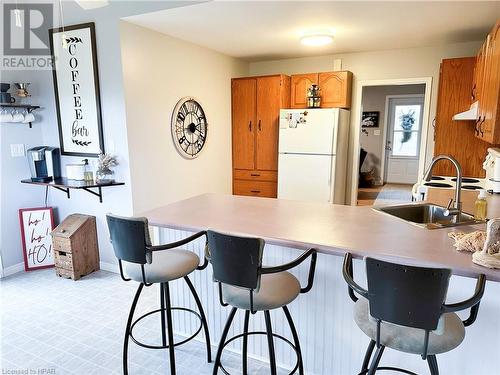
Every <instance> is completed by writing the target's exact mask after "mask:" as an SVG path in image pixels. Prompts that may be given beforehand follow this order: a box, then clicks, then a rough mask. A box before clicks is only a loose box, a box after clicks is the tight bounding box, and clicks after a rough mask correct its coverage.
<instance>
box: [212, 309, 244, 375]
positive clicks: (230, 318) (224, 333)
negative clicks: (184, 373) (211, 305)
mask: <svg viewBox="0 0 500 375" xmlns="http://www.w3.org/2000/svg"><path fill="white" fill-rule="evenodd" d="M236 310H238V309H237V308H236V307H233V308H232V309H231V312H230V313H229V316H228V317H227V321H226V325H225V326H224V331H222V336H221V338H220V342H219V348H218V349H217V355H216V356H215V363H214V370H213V372H212V374H213V375H217V372H218V371H219V367H220V358H221V356H222V349H224V343H225V342H226V337H227V334H228V332H229V328H230V327H231V323H232V322H233V319H234V315H235V314H236Z"/></svg>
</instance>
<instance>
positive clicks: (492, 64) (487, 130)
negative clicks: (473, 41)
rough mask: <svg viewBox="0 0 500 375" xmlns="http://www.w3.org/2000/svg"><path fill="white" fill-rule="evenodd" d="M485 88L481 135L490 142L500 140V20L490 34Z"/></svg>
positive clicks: (480, 127)
mask: <svg viewBox="0 0 500 375" xmlns="http://www.w3.org/2000/svg"><path fill="white" fill-rule="evenodd" d="M485 65H486V69H485V80H484V81H485V83H484V85H483V87H484V90H485V97H484V106H483V109H482V111H481V115H482V119H481V123H480V125H479V130H480V136H481V137H482V139H483V140H485V141H486V142H489V143H499V142H500V123H498V118H499V116H498V112H499V106H500V103H499V98H500V97H499V94H500V72H499V70H500V22H497V24H496V25H495V27H494V28H493V30H492V31H491V33H490V34H489V35H488V40H487V47H486V59H485Z"/></svg>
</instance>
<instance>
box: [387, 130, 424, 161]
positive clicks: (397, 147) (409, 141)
mask: <svg viewBox="0 0 500 375" xmlns="http://www.w3.org/2000/svg"><path fill="white" fill-rule="evenodd" d="M418 138H419V137H418V132H411V131H394V137H393V142H392V155H393V156H417V155H418Z"/></svg>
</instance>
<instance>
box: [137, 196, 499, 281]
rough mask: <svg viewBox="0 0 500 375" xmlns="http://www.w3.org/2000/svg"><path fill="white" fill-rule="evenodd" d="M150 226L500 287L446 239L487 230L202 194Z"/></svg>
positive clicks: (365, 210)
mask: <svg viewBox="0 0 500 375" xmlns="http://www.w3.org/2000/svg"><path fill="white" fill-rule="evenodd" d="M144 216H146V217H147V218H148V219H149V222H150V224H151V225H154V226H158V227H166V228H172V229H181V230H187V231H199V230H206V229H209V228H210V229H214V230H217V231H221V232H225V233H229V234H233V235H241V236H254V237H260V238H263V239H264V240H265V241H266V243H269V244H274V245H280V246H286V247H293V248H300V249H308V248H311V247H314V248H316V249H317V250H318V251H319V252H322V253H326V254H332V255H341V256H343V255H344V254H345V253H346V252H350V253H352V254H353V256H354V257H358V258H360V257H364V256H371V257H377V258H380V259H385V260H389V261H391V260H392V261H395V262H398V261H399V262H406V263H410V264H413V265H417V266H418V265H420V266H434V267H447V268H450V269H452V271H453V273H454V274H456V275H461V276H477V275H478V274H480V273H484V274H485V275H486V277H487V279H488V280H490V281H500V270H493V269H489V268H485V267H481V266H478V265H476V264H474V263H472V260H471V254H470V253H461V252H458V251H456V250H455V248H454V247H453V240H452V239H451V238H449V237H448V233H449V232H450V231H464V232H469V231H473V230H477V229H483V230H484V229H485V228H486V225H485V224H482V225H475V226H466V225H463V226H457V227H454V228H443V229H433V230H429V229H424V228H420V227H417V226H415V225H412V224H409V223H407V222H405V221H403V220H400V219H397V218H395V217H392V216H389V215H387V214H384V213H381V212H378V211H375V210H373V209H372V208H371V207H366V206H365V207H359V206H358V207H354V206H341V205H332V204H325V203H311V202H302V201H292V200H281V199H267V198H254V197H243V196H235V195H221V194H204V195H200V196H196V197H193V198H189V199H186V200H182V201H180V202H176V203H172V204H170V205H167V206H164V207H161V208H157V209H154V210H152V211H149V212H146V213H145V214H144Z"/></svg>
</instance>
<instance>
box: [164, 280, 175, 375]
mask: <svg viewBox="0 0 500 375" xmlns="http://www.w3.org/2000/svg"><path fill="white" fill-rule="evenodd" d="M164 290H165V307H166V312H167V325H168V329H167V333H168V351H169V354H170V375H175V352H174V328H173V325H172V305H171V303H170V288H169V286H168V283H164Z"/></svg>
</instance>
